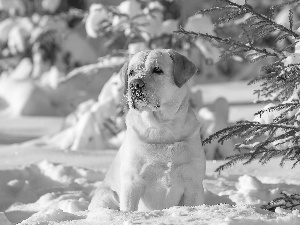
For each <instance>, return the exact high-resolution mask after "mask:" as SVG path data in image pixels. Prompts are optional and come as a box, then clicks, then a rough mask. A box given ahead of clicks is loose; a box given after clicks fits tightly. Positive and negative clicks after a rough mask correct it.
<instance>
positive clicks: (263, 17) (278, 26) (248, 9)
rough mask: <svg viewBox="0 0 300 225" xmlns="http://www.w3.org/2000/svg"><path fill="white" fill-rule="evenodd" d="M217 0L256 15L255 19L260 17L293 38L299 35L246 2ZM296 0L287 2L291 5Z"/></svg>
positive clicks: (296, 0) (298, 0)
mask: <svg viewBox="0 0 300 225" xmlns="http://www.w3.org/2000/svg"><path fill="white" fill-rule="evenodd" d="M218 1H221V2H224V3H226V4H228V5H231V6H234V7H236V8H239V9H240V10H243V11H245V12H247V13H251V14H252V15H254V16H256V18H257V19H261V20H262V21H267V22H268V23H269V24H270V25H272V26H274V27H276V29H277V30H280V31H283V32H286V33H288V34H290V35H291V36H293V37H295V38H299V37H300V35H299V34H297V33H295V32H294V31H293V30H292V29H288V28H286V27H285V26H283V25H281V24H278V23H276V22H274V21H273V20H271V19H270V18H268V17H267V16H265V15H262V14H260V13H257V12H256V11H254V9H253V8H252V6H250V5H248V4H244V5H239V4H236V3H234V2H231V1H230V0H218ZM298 2H300V0H294V1H290V2H288V3H287V4H289V5H291V4H295V3H298ZM287 4H286V5H287Z"/></svg>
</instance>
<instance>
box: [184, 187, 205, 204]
mask: <svg viewBox="0 0 300 225" xmlns="http://www.w3.org/2000/svg"><path fill="white" fill-rule="evenodd" d="M203 203H204V190H203V186H202V185H190V186H188V187H186V189H185V190H184V194H183V205H185V206H198V205H202V204H203Z"/></svg>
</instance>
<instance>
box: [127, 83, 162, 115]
mask: <svg viewBox="0 0 300 225" xmlns="http://www.w3.org/2000/svg"><path fill="white" fill-rule="evenodd" d="M128 89H129V91H128V94H129V95H128V103H129V107H131V108H133V109H136V110H142V109H143V108H145V107H149V108H150V109H151V110H156V109H158V108H159V107H160V104H159V100H158V96H156V95H155V93H153V92H152V91H151V90H149V86H148V85H146V82H145V81H144V79H141V78H136V79H133V80H131V81H130V82H129V87H128Z"/></svg>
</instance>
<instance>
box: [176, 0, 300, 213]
mask: <svg viewBox="0 0 300 225" xmlns="http://www.w3.org/2000/svg"><path fill="white" fill-rule="evenodd" d="M218 1H219V2H220V4H219V5H220V6H218V7H212V8H210V9H204V10H201V11H199V12H198V13H200V14H211V15H213V16H214V17H216V15H217V19H216V20H215V25H216V26H222V27H226V26H232V25H233V24H235V25H236V26H239V29H240V31H241V32H240V35H239V36H237V37H222V36H213V35H209V34H203V33H195V32H190V31H186V30H184V29H180V31H178V32H177V33H179V34H183V35H188V36H189V37H194V38H203V39H206V40H208V41H210V42H212V43H214V44H215V45H218V46H221V47H222V48H223V49H224V54H223V55H222V57H223V59H224V58H225V59H226V58H229V57H234V56H242V57H244V58H245V59H246V60H248V61H249V62H257V61H262V60H266V59H267V61H266V62H267V63H266V64H265V65H264V66H262V68H261V72H260V74H259V75H257V76H256V77H255V78H254V79H252V80H251V81H250V82H249V85H251V84H254V83H259V84H260V86H259V89H258V90H256V91H255V94H257V95H258V101H259V102H265V103H269V104H268V105H267V106H265V107H264V108H263V109H262V110H260V111H259V112H257V113H256V114H255V118H254V120H253V121H239V122H237V123H236V124H234V125H232V126H230V127H227V128H225V129H223V130H220V131H218V132H216V133H215V134H213V135H211V136H210V137H208V138H207V139H206V140H204V144H209V143H210V142H212V141H213V140H215V139H218V141H219V142H220V143H223V142H224V141H226V140H228V139H231V138H234V137H241V138H242V141H240V143H238V144H236V145H235V150H236V154H235V155H233V156H230V157H228V161H227V162H226V163H225V164H224V165H222V166H220V167H219V168H217V170H216V171H218V172H220V171H222V170H223V169H226V168H228V167H230V166H232V165H234V164H235V163H237V162H243V163H244V164H248V163H250V162H252V161H253V160H254V159H258V161H259V162H260V163H262V164H265V163H267V162H268V161H269V160H270V159H272V158H274V157H275V156H278V157H281V163H280V165H281V166H282V165H283V164H284V163H285V162H286V161H292V162H293V167H295V166H297V165H298V164H300V145H299V144H300V127H299V126H300V101H299V94H300V93H299V88H298V86H299V82H300V76H299V72H300V67H299V65H300V43H299V42H300V29H297V28H298V27H299V21H297V20H296V19H295V18H297V15H296V13H297V12H296V10H297V9H298V8H299V6H300V0H291V1H281V3H280V4H276V5H273V6H271V7H270V9H269V15H264V14H262V13H259V12H257V11H256V10H254V8H253V7H252V6H251V5H250V4H248V1H247V0H246V1H245V2H244V4H237V3H236V1H235V2H233V1H230V0H218ZM277 2H278V1H277ZM273 3H274V2H273ZM282 9H285V10H288V11H287V13H286V17H287V18H286V21H287V23H285V24H281V23H277V22H276V20H275V19H274V18H275V15H276V13H277V12H278V11H280V10H282ZM241 21H242V22H241ZM266 39H267V40H269V42H270V40H271V43H268V44H266V42H264V40H266ZM264 62H265V61H264ZM299 204H300V200H299V195H298V194H294V195H288V194H285V193H283V194H282V197H280V198H278V199H275V200H273V201H272V202H270V203H269V204H268V205H266V206H264V208H265V209H269V210H273V209H275V208H274V207H276V206H278V205H279V206H281V207H283V208H286V209H293V208H294V207H296V206H298V205H299Z"/></svg>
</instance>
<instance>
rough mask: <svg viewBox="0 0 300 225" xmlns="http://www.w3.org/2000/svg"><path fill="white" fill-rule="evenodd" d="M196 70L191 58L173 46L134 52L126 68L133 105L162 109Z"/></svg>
mask: <svg viewBox="0 0 300 225" xmlns="http://www.w3.org/2000/svg"><path fill="white" fill-rule="evenodd" d="M196 71H197V69H196V66H195V65H194V64H193V63H192V62H191V61H189V60H188V59H187V58H186V57H185V56H183V55H181V54H179V53H177V52H175V51H173V50H164V49H156V50H147V51H142V52H139V53H137V54H135V55H133V56H132V57H131V58H130V59H129V60H128V62H127V63H125V64H124V66H123V68H122V76H123V79H124V86H125V96H126V98H127V101H128V104H129V108H133V109H137V110H141V109H143V108H144V107H148V108H150V109H151V110H153V111H155V110H157V109H159V108H160V107H161V105H162V104H164V103H166V102H168V101H170V99H172V98H174V94H176V93H177V92H178V91H179V90H180V89H181V88H182V86H183V85H184V84H185V83H186V82H187V81H188V80H189V79H190V78H191V77H192V76H193V75H194V74H195V73H196Z"/></svg>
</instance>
